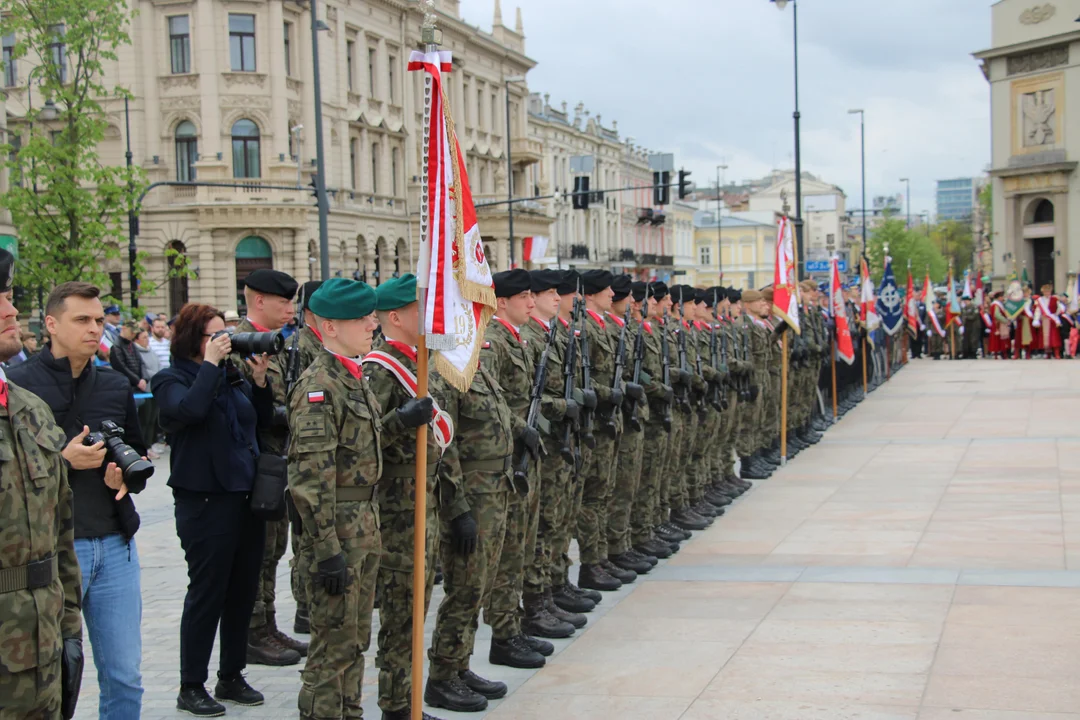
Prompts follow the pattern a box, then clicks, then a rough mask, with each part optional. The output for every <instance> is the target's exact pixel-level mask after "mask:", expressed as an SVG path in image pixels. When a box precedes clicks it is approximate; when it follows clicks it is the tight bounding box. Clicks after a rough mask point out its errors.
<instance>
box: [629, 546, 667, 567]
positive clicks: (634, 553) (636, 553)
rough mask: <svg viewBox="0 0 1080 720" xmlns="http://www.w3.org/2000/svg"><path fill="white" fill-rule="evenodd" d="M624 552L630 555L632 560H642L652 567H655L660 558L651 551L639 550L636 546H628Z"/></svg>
mask: <svg viewBox="0 0 1080 720" xmlns="http://www.w3.org/2000/svg"><path fill="white" fill-rule="evenodd" d="M626 554H627V555H629V556H630V557H632V558H633V559H634V560H644V561H645V562H647V563H649V565H650V566H652V567H656V564H657V563H658V562H660V558H658V557H656V556H655V555H653V554H652V553H646V552H641V551H640V550H638V549H637V548H630V549H629V550H627V551H626Z"/></svg>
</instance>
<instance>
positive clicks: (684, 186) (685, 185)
mask: <svg viewBox="0 0 1080 720" xmlns="http://www.w3.org/2000/svg"><path fill="white" fill-rule="evenodd" d="M688 177H690V171H689V170H680V171H679V199H680V200H685V199H686V196H687V195H689V194H690V193H692V192H694V188H693V187H692V186H691V185H690V181H689V180H687V179H686V178H688Z"/></svg>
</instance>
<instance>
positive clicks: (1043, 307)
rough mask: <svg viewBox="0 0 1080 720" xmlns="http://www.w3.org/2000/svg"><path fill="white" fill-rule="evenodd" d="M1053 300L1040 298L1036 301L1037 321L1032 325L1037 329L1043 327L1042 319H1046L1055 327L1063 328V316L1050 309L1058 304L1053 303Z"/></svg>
mask: <svg viewBox="0 0 1080 720" xmlns="http://www.w3.org/2000/svg"><path fill="white" fill-rule="evenodd" d="M1052 300H1053V298H1047V297H1041V296H1040V297H1039V299H1038V300H1036V301H1035V305H1036V307H1035V321H1034V322H1033V323H1032V325H1034V326H1035V327H1041V326H1042V319H1043V318H1044V317H1045V318H1046V319H1047V320H1049V321H1050V322H1051V323H1053V325H1054V327H1061V316H1060V314H1059V312H1060V311H1059V312H1052V311H1051V310H1050V307H1051V306H1052V305H1054V304H1056V303H1052V302H1051V301H1052Z"/></svg>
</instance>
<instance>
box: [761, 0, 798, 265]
mask: <svg viewBox="0 0 1080 720" xmlns="http://www.w3.org/2000/svg"><path fill="white" fill-rule="evenodd" d="M769 2H772V3H775V4H776V9H777V10H783V9H784V8H785V7H787V4H788V3H789V2H790V3H791V16H792V28H793V37H794V57H795V112H794V113H792V115H791V116H792V118H794V119H795V254H796V256H797V257H798V258H799V266H798V267H797V268H796V269H795V270H796V272H797V273H798V278H799V280H802V279H803V278H804V277H805V276H806V273H805V272H804V268H805V267H806V265H805V263H806V259H805V258H806V253H805V252H803V221H802V154H801V151H800V148H799V118H800V115H799V5H798V3H796V2H795V0H769Z"/></svg>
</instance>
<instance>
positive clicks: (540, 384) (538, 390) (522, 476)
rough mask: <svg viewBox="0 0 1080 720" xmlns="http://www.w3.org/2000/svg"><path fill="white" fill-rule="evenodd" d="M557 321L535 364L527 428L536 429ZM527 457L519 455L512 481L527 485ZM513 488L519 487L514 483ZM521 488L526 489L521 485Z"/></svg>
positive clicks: (553, 324) (526, 421) (526, 453)
mask: <svg viewBox="0 0 1080 720" xmlns="http://www.w3.org/2000/svg"><path fill="white" fill-rule="evenodd" d="M557 322H558V320H557V319H554V318H553V319H552V321H551V330H550V331H549V332H548V338H547V344H546V345H544V352H542V353H541V354H540V360H539V362H537V364H536V374H535V375H534V376H533V389H532V396H531V398H532V399H531V400H530V402H529V414H528V415H527V416H526V418H525V424H526V425H528V426H529V427H531V428H533V429H534V430H535V429H536V425H537V423H538V422H539V421H540V402H541V400H542V398H543V395H544V384H545V383H546V382H547V363H548V357H549V356H550V355H551V345H552V343H554V342H555V332H556V330H557V329H558V328H557V326H556V324H555V323H557ZM529 455H530V453H529V452H528V451H526V452H523V453H521V460H520V461H519V462H518V466H517V467H516V468H514V480H515V481H521V482H522V483H527V482H528V479H529ZM515 487H519V486H518V485H517V483H516V482H515ZM521 487H527V485H523V486H521Z"/></svg>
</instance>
